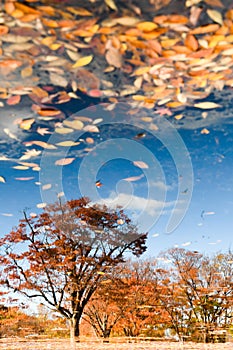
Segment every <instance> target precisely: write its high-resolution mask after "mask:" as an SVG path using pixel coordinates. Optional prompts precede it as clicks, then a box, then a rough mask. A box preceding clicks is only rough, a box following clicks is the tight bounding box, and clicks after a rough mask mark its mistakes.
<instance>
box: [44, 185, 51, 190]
mask: <svg viewBox="0 0 233 350" xmlns="http://www.w3.org/2000/svg"><path fill="white" fill-rule="evenodd" d="M51 187H52V185H51V184H46V185H43V186H42V190H43V191H46V190H49V189H50V188H51Z"/></svg>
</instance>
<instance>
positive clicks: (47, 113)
mask: <svg viewBox="0 0 233 350" xmlns="http://www.w3.org/2000/svg"><path fill="white" fill-rule="evenodd" d="M37 113H38V114H39V115H41V116H42V117H53V116H55V115H58V114H60V113H61V111H59V109H55V108H41V109H39V110H38V111H37Z"/></svg>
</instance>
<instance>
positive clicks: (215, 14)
mask: <svg viewBox="0 0 233 350" xmlns="http://www.w3.org/2000/svg"><path fill="white" fill-rule="evenodd" d="M206 12H207V15H208V16H209V17H210V18H211V19H212V20H213V21H214V22H216V23H219V24H221V25H222V24H223V19H222V15H221V13H220V12H219V11H216V10H211V9H208V10H207V11H206Z"/></svg>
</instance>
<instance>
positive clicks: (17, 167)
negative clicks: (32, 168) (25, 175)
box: [13, 165, 29, 170]
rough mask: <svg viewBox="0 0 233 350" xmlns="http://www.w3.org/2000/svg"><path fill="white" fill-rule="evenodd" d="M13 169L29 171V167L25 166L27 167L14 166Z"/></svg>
mask: <svg viewBox="0 0 233 350" xmlns="http://www.w3.org/2000/svg"><path fill="white" fill-rule="evenodd" d="M13 169H17V170H27V169H29V167H28V166H25V165H15V166H13Z"/></svg>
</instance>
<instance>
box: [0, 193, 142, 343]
mask: <svg viewBox="0 0 233 350" xmlns="http://www.w3.org/2000/svg"><path fill="white" fill-rule="evenodd" d="M146 236H147V235H146V234H140V233H139V232H138V230H137V227H136V226H135V225H134V224H133V223H132V222H131V220H130V219H129V218H128V217H127V216H126V215H125V214H124V212H123V210H121V209H120V208H117V209H114V210H113V209H112V210H110V209H108V208H107V207H106V206H105V205H98V204H92V203H91V202H90V200H89V199H87V198H80V199H78V200H71V201H67V202H65V203H61V202H58V203H55V204H52V205H49V206H47V208H46V209H44V211H43V213H42V214H39V215H33V216H28V215H27V214H26V213H24V218H23V219H22V220H21V221H20V223H19V225H18V227H16V228H15V229H13V230H12V231H11V232H10V233H9V234H7V235H6V236H5V237H4V238H3V239H1V255H0V263H1V272H2V273H1V284H2V285H3V286H5V287H7V288H8V289H9V290H13V291H15V292H20V293H21V294H23V295H24V296H27V297H28V298H30V299H35V298H38V299H39V302H42V300H43V302H44V303H45V304H46V305H47V306H49V307H50V308H51V309H52V310H54V311H56V312H58V313H60V314H61V315H62V316H63V317H65V318H66V319H67V320H69V324H70V336H71V340H72V342H74V341H75V340H77V341H78V338H79V324H80V320H81V317H82V315H83V311H84V308H85V306H86V305H87V303H88V302H89V300H90V298H91V296H92V295H93V293H94V292H95V291H96V290H97V288H98V287H99V285H100V282H101V281H102V280H103V278H104V273H106V272H107V271H108V270H109V269H111V268H112V267H114V266H116V265H118V264H119V263H121V262H123V261H124V257H125V254H126V253H132V254H134V255H136V256H139V255H141V254H142V253H143V252H144V251H145V250H146V246H145V241H146Z"/></svg>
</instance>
